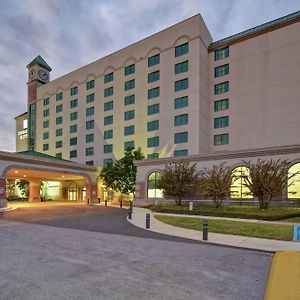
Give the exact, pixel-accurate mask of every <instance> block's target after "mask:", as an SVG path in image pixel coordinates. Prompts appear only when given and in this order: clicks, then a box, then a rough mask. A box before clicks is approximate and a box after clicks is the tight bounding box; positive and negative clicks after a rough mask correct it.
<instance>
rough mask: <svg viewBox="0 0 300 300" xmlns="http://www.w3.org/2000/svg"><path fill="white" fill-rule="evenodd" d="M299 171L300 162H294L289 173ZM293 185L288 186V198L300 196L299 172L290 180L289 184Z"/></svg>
mask: <svg viewBox="0 0 300 300" xmlns="http://www.w3.org/2000/svg"><path fill="white" fill-rule="evenodd" d="M297 172H300V163H297V164H294V165H293V166H291V167H290V168H289V175H292V174H295V173H297ZM291 183H292V185H291V186H289V187H288V194H287V198H288V199H291V198H292V199H295V198H298V199H299V198H300V174H297V175H296V176H294V177H293V178H291V179H289V180H288V185H290V184H291Z"/></svg>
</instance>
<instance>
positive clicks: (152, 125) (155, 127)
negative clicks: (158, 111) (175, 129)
mask: <svg viewBox="0 0 300 300" xmlns="http://www.w3.org/2000/svg"><path fill="white" fill-rule="evenodd" d="M158 129H159V120H155V121H150V122H148V123H147V131H154V130H158Z"/></svg>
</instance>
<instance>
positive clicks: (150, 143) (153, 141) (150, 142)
mask: <svg viewBox="0 0 300 300" xmlns="http://www.w3.org/2000/svg"><path fill="white" fill-rule="evenodd" d="M158 146H159V136H155V137H151V138H148V139H147V147H148V148H152V147H158Z"/></svg>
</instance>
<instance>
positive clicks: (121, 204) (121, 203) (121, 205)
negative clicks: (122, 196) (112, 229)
mask: <svg viewBox="0 0 300 300" xmlns="http://www.w3.org/2000/svg"><path fill="white" fill-rule="evenodd" d="M120 207H121V208H122V207H123V202H122V200H121V201H120Z"/></svg>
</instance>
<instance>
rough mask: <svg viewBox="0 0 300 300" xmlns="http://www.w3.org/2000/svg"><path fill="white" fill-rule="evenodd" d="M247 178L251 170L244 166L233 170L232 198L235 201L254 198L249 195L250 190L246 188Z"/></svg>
mask: <svg viewBox="0 0 300 300" xmlns="http://www.w3.org/2000/svg"><path fill="white" fill-rule="evenodd" d="M245 176H249V169H248V168H247V167H244V166H240V167H237V168H235V169H233V170H232V179H233V180H232V182H231V189H230V197H231V198H233V199H249V198H253V196H252V195H251V194H250V195H249V194H248V193H249V192H250V190H249V189H248V188H247V187H246V186H244V183H245Z"/></svg>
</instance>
